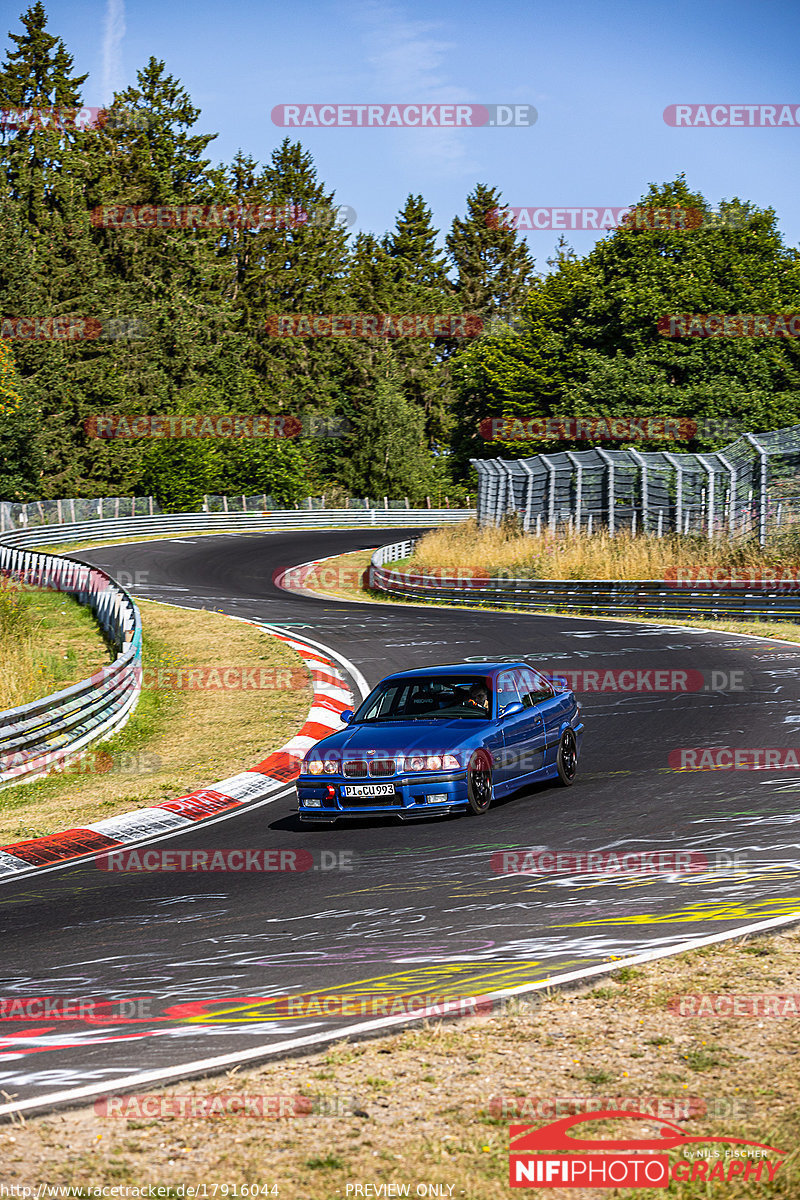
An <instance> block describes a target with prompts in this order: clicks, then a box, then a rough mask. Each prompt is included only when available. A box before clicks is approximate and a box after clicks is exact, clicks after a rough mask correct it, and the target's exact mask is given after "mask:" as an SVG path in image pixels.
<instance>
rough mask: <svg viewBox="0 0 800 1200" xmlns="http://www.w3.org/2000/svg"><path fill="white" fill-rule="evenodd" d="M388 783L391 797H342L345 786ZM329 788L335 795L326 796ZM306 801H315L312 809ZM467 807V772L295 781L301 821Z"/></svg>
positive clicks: (304, 777) (434, 813)
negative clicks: (393, 792)
mask: <svg viewBox="0 0 800 1200" xmlns="http://www.w3.org/2000/svg"><path fill="white" fill-rule="evenodd" d="M377 783H381V784H384V783H387V784H390V785H391V786H392V787H394V789H395V794H394V795H393V796H391V797H386V796H369V797H353V796H345V794H344V787H345V785H352V784H357V785H359V786H360V785H363V784H367V785H369V784H377ZM329 788H332V789H333V792H334V795H333V796H329V795H328V789H329ZM309 800H318V801H319V806H317V805H316V804H315V805H313V806H311V805H309V804H308V801H309ZM466 807H467V773H466V771H435V772H434V771H414V772H413V773H408V774H404V775H394V776H392V777H391V778H389V779H381V780H378V779H363V780H361V779H344V778H343V777H341V776H337V775H327V776H320V775H301V776H300V777H299V778H298V780H297V811H298V813H299V814H300V817H301V819H302V820H304V821H330V820H333V819H338V818H341V817H373V816H380V817H400V819H401V820H410V819H412V818H414V817H425V816H437V815H441V814H443V813H448V812H462V811H463V810H464V809H465V808H466Z"/></svg>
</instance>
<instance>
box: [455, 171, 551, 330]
mask: <svg viewBox="0 0 800 1200" xmlns="http://www.w3.org/2000/svg"><path fill="white" fill-rule="evenodd" d="M500 210H501V198H500V192H499V191H498V190H497V188H488V187H486V186H485V185H484V184H482V183H479V184H478V185H477V186H476V188H475V191H474V192H472V193H471V194H470V195H469V196H468V197H467V216H466V218H465V219H464V220H461V218H459V217H456V218H455V220H454V221H453V225H452V228H451V231H450V233H449V234H448V235H447V238H446V244H447V249H448V251H449V253H450V256H451V258H452V260H453V263H454V265H455V268H456V272H457V274H456V281H455V293H456V296H457V298H458V301H459V306H460V309H461V311H462V312H468V313H477V314H478V315H479V316H481V317H482V318H483V319H484V321H485V322H486V323H487V324H488V323H489V322H491V321H492V320H493V319H500V320H502V321H506V322H508V321H512V320H513V318H514V317H515V315H516V313H517V312H518V310H519V307H520V305H521V303H522V301H523V300H524V298H525V296H526V295H527V292H528V290H529V288H530V286H531V282H532V279H533V270H534V264H533V259H532V258H531V256H530V253H529V252H528V247H527V245H526V243H525V241H524V240H523V239H522V238H521V237H519V235H518V234H517V233H516V232H515V231H514V230H513V229H510V228H509V227H508V226H507V225H506V224H504V223H503V222H502V221H501V220H499V219H498V216H497V214H498V212H499V211H500Z"/></svg>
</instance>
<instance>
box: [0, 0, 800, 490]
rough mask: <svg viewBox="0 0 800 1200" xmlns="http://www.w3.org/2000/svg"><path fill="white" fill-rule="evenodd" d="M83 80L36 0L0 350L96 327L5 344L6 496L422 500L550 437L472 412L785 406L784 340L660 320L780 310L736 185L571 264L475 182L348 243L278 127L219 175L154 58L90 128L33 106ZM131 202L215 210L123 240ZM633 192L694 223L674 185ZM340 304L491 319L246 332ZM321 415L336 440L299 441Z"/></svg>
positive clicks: (736, 411)
mask: <svg viewBox="0 0 800 1200" xmlns="http://www.w3.org/2000/svg"><path fill="white" fill-rule="evenodd" d="M86 78H87V76H86V75H85V74H81V73H79V72H78V70H77V68H76V67H75V64H74V63H73V59H72V56H71V55H70V54H69V52H68V50H67V48H66V46H65V45H64V43H63V41H62V40H61V39H60V38H58V37H57V36H56V35H55V34H54V33H52V32H50V30H49V29H48V20H47V14H46V12H45V9H44V6H43V5H42V3H41V0H36V2H35V3H34V4H32V5H31V7H30V8H28V9H27V11H26V12H25V13H23V15H22V17H21V23H20V27H19V29H18V31H16V32H13V33H12V34H11V35H10V41H9V44H8V49H7V52H6V56H5V58H4V59H3V61H2V62H1V63H0V107H2V108H4V109H12V110H13V109H22V110H28V111H33V112H39V113H40V114H41V117H40V119H35V120H31V121H29V122H28V123H26V124H22V125H18V126H17V127H16V128H15V127H12V126H10V125H8V124H5V125H4V126H3V127H2V129H0V338H3V337H5V338H6V339H11V338H15V334H14V325H13V323H14V322H16V321H19V320H31V319H33V320H36V321H40V322H45V323H46V322H47V321H52V320H57V319H58V320H62V321H63V320H64V319H66V318H68V319H72V320H73V323H74V325H75V327H76V328H80V324H79V323H80V322H89V323H90V324H89V325H88V326H86V327H85V328H86V329H87V330H88V329H91V331H92V336H80V337H74V336H73V337H61V338H57V337H56V338H48V337H36V338H33V339H25V338H20V337H16V338H15V340H14V341H13V352H14V362H15V372H16V374H15V376H14V388H15V395H16V396H17V398H18V401H19V402H18V403H17V401H15V402H14V403H13V404H11V405H7V406H6V408H5V411H4V412H2V413H0V454H2V455H3V460H2V462H0V485H2V486H0V498H6V497H20V496H30V495H40V496H42V497H43V498H47V497H57V496H69V495H74V496H79V495H87V496H99V495H114V494H117V495H120V494H142V493H145V492H154V493H155V494H156V495H157V496H158V498H159V500H160V502H161V503H162V504H163V505H164V506H165V507H176V506H177V507H181V506H184V507H185V506H189V505H193V504H195V503H196V502H197V501H198V500H199V498H200V497H202V495H204V494H208V493H224V492H233V493H240V494H241V493H243V494H246V495H256V494H266V495H268V496H269V495H272V496H273V497H274V498H275V499H276V500H283V501H284V502H286V503H291V502H293V501H294V500H296V499H299V498H301V497H302V496H304V495H307V494H308V493H309V492H310V491H324V490H328V491H330V490H331V488H335V487H337V486H348V487H350V488H352V489H354V490H355V491H357V492H359V493H362V494H364V493H369V494H375V495H384V494H387V493H389V492H393V493H394V494H395V496H404V495H407V494H408V495H409V496H411V495H413V496H414V497H415V498H420V497H424V496H425V495H428V494H431V495H433V494H434V493H438V491H440V490H443V489H444V494H447V491H448V490H449V489H450V488H451V487H452V486H453V485H452V481H453V478H454V477H456V478H457V479H459V480H460V481H462V482H463V481H464V480H465V479H466V478H467V474H468V472H467V460H468V459H469V458H470V457H475V456H478V455H495V454H498V453H503V454H506V455H520V454H530V453H535V452H536V451H538V450H540V449H544V448H547V447H550V448H552V443H544V442H541V441H540V442H535V441H531V442H528V443H524V442H519V441H516V440H514V441H512V442H508V443H507V444H505V445H504V444H502V443H494V444H491V443H487V442H486V441H485V440H483V439H482V437H481V435H480V432H479V426H480V422H481V420H482V419H485V418H487V417H494V416H501V415H504V416H518V417H523V418H530V417H546V416H551V415H553V416H559V415H563V416H584V417H589V416H598V417H611V416H628V417H644V416H658V417H671V418H675V417H681V416H689V417H693V418H698V417H701V418H702V417H729V418H734V419H738V420H740V421H741V423H742V424H743V425H745V426H748V427H750V428H752V429H756V430H757V429H764V428H769V427H775V426H779V425H782V424H789V423H791V422H793V421H795V420H797V419H800V406H798V394H799V393H800V378H799V377H798V357H797V356H798V350H797V343H796V341H795V340H783V341H777V340H773V339H754V338H749V339H748V338H707V339H694V338H693V339H684V340H677V339H667V338H664V337H662V336H661V335H660V334H659V332H658V327H657V321H658V319H659V317H662V316H664V315H668V314H670V313H691V312H723V313H724V312H731V313H738V312H753V313H761V312H781V311H787V310H789V311H797V310H798V307H799V306H800V294H799V293H800V275H799V271H800V268H799V267H798V255H797V252H796V251H794V250H789V249H787V248H786V247H785V246H784V244H783V242H782V240H781V237H780V234H779V232H778V230H777V226H776V222H775V214H774V213H773V212H772V211H771V210H769V209H767V210H763V211H762V210H759V209H756V208H754V207H753V206H751V205H749V204H747V203H745V202H742V201H739V200H733V201H730V202H728V203H726V204H723V206H722V220H721V221H717V222H716V223H715V222H709V224H708V226H707V227H706V226H704V227H703V228H701V229H691V230H687V231H685V232H679V231H677V230H675V229H663V230H662V229H655V228H639V227H637V226H636V225H634V226H632V227H631V228H627V229H619V230H617V231H615V232H614V233H613V234H611V235H610V236H607V237H605V238H603V239H602V240H601V241H600V242H599V243H598V244H597V245H596V246H595V248H594V250H592V251H591V252H590V253H589V254H588V255H586V256H585V257H583V258H579V257H578V256H577V255H575V254H574V253H573V252H572V251H571V250H570V249H569V247H568V246H566V244H562V245H561V246H560V247H559V250H558V251H557V254H556V258H555V259H554V260H551V261H550V263H549V266H551V267H552V270H551V272H550V274H548V275H545V276H538V277H535V276H534V274H533V263H532V260H531V258H530V255H529V253H528V249H527V247H526V245H525V242H524V241H523V240H522V239H521V238H520V237H519V235H518V234H517V233H516V232H515V231H514V230H512V229H509V228H508V227H507V226H506V224H505V223H504V221H503V220H502V219H498V220H495V219H493V218H494V213H495V211H496V210H502V202H501V197H500V193H499V192H498V191H497V189H496V188H493V187H490V186H488V185H486V184H477V185H476V186H475V188H474V189H473V191H472V192H471V193H470V195H469V196H467V198H466V208H465V213H464V215H463V216H460V217H457V218H456V219H455V220H454V221H453V223H452V227H451V228H450V230H449V231H440V230H438V229H437V228H436V227H435V225H434V222H433V218H432V215H431V211H430V209H429V207H428V205H427V204H426V203H425V200H424V198H423V197H422V196H421V195H419V194H412V195H409V196H408V197H407V198H406V200H405V202H404V203H403V205H402V207H401V208H400V211H399V213H398V215H397V219H396V223H395V225H394V228H393V229H392V230H390V231H389V232H387V233H386V234H385V235H383V236H375V235H373V234H370V233H361V234H359V235H358V236H356V237H355V238H351V237H350V235H349V233H348V230H347V228H346V226H345V224H344V223H343V221H342V220H341V219H339V218H338V216H337V211H338V210H337V205H336V197H335V195H334V193H333V191H332V190H331V189H330V188H328V187H327V186H326V184H325V183H324V181H322V180H321V179H320V178H319V176H318V173H317V169H316V167H315V165H314V162H313V160H312V158H311V155H310V154H309V153H308V152H307V151H305V150H304V149H303V147H302V145H300V144H299V143H297V142H292V141H291V140H289V139H288V138H287V139H284V140H283V141H282V142H281V143H280V144H279V145H277V146H276V147H275V148H274V149H273V150H272V152H271V154H270V155H269V156H268V157H267V159H266V161H265V162H264V163H263V164H262V163H259V162H257V161H256V160H255V159H253V158H251V157H249V156H248V155H247V154H245V153H244V152H243V151H240V152H239V153H237V154H236V155H235V156H234V157H233V159H232V161H231V162H230V163H214V162H213V160H212V158H211V147H212V145H213V142H214V138H215V135H214V134H213V133H210V132H207V131H205V130H204V129H203V125H202V117H201V113H200V111H199V109H198V108H197V107H196V106H195V105H194V104H193V102H192V99H191V97H190V96H189V94H188V92H187V91H186V89H185V88H184V87H183V85H182V84H181V82H180V80H178V79H177V78H175V77H174V76H173V75H171V74H170V73H169V71H168V69H167V66H166V64H165V63H164V62H162V61H160V60H158V59H156V58H150V59H149V60H148V61H147V62H146V63H145V65H144V66H143V68H142V69H141V70H140V71H139V72H138V73H137V75H136V78H135V81H134V82H133V83H132V84H130V86H128V87H126V88H124V89H123V90H122V91H120V92H118V93H117V94H116V95H115V96H114V97H113V99H112V101H111V102H110V104H109V107H108V109H107V110H106V111H105V113H104V114H103V119H102V120H101V122H100V123H99V124H97V125H95V126H94V127H90V128H85V129H81V128H74V127H69V126H68V125H67V126H65V125H64V124H63V123H60V122H57V121H53V120H51V119H50V117H49V116H48V115H47V114H48V113H52V110H54V109H55V110H59V111H61V112H62V113H63V112H64V111H65V110H70V109H73V110H74V109H79V108H80V107H81V104H82V89H83V85H84V83H85V81H86ZM143 205H147V206H151V207H160V206H182V207H183V208H184V210H185V209H186V208H188V207H189V206H195V208H201V207H202V208H204V209H205V208H206V206H211V208H210V212H208V219H206V220H205V221H204V223H203V224H202V226H197V227H191V226H190V227H186V226H183V227H177V228H170V227H167V226H165V225H158V226H156V227H149V228H142V227H137V223H136V221H135V218H134V212H135V210H136V208H137V206H143ZM641 205H642V206H643V207H644V208H651V209H652V208H655V207H678V206H680V207H685V208H699V209H701V210H702V211H703V212H704V213H708V205H707V203H706V201H705V200H704V198H703V197H702V196H701V195H699V194H697V193H695V192H692V191H691V190H690V188H689V187H688V185H687V184H686V181H685V180H684V179H683V177H679V178H678V179H676V180H674V181H673V182H672V183H668V184H664V185H659V186H656V185H651V186H650V190H649V192H648V193H647V195H646V196H644V197H643V199H642V201H641ZM223 207H225V208H226V209H227V211H228V213H229V214H230V213H232V212H234V211H235V212H236V213H237V214H238V216H237V219H235V220H232V221H226V220H224V219H222V218H221V215H220V214H221V211H222V208H223ZM214 213H216V214H217V216H216V217H214V216H213V214H214ZM254 214H258V215H254ZM270 214H271V216H270ZM728 218H731V219H732V218H736V222H734V221H733V220H730V221H728ZM726 222H727V224H726ZM737 222H738V223H737ZM348 313H389V314H404V315H407V314H416V313H428V314H451V315H457V314H472V313H476V314H478V315H480V316H481V317H483V318H484V321H485V329H484V333H483V334H482V335H481V337H480V338H478V339H475V340H474V341H464V340H460V339H455V338H450V339H446V338H433V337H413V338H407V337H398V338H388V337H380V338H368V337H367V338H361V339H356V338H347V337H329V338H324V337H317V338H312V337H281V336H275V333H274V330H272V331H271V330H270V328H269V326H268V324H267V321H268V318H269V317H270V316H274V315H282V314H294V315H302V314H320V315H321V314H348ZM92 323H94V324H92ZM9 369H10V368H9ZM9 378H10V376H9ZM105 413H108V414H114V415H119V416H134V415H138V414H145V413H151V414H159V413H167V414H169V413H172V414H182V415H197V414H219V415H230V414H237V413H241V414H247V415H251V416H254V415H257V414H274V415H276V416H280V415H286V416H288V415H293V416H297V417H300V418H301V419H302V420H303V422H304V427H305V429H306V435H303V436H301V437H299V438H296V439H284V440H281V439H272V440H264V441H260V440H252V441H250V442H246V441H239V442H234V441H230V442H228V441H214V440H207V441H206V440H202V439H198V440H197V441H196V442H192V443H189V442H178V441H175V442H170V443H168V442H166V441H160V442H159V441H156V442H152V443H150V442H149V441H147V440H143V439H128V440H122V439H121V440H113V439H112V440H101V439H98V438H95V437H92V436H90V433H89V428H88V427H87V421H88V420H89V418H91V417H93V416H96V415H98V414H105ZM329 426H330V427H332V429H333V432H334V434H335V436H322V437H320V436H314V437H312V436H308V431H309V430H312V429H316V430H319V429H320V428H322V429H323V430H324V429H325V428H327V427H329ZM657 445H661V443H657Z"/></svg>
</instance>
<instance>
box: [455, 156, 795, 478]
mask: <svg viewBox="0 0 800 1200" xmlns="http://www.w3.org/2000/svg"><path fill="white" fill-rule="evenodd" d="M640 205H641V208H642V209H643V210H649V211H652V210H654V209H657V208H676V207H681V208H694V209H700V210H701V211H702V212H703V213H704V214H710V209H709V205H708V204H707V202H706V201H705V199H704V198H703V197H702V196H701V195H699V194H698V193H694V192H691V191H690V189H689V188H688V186H687V185H686V182H685V180H684V179H683V177H682V176H681V177H678V179H676V180H674V181H673V182H672V183H670V184H665V185H662V186H656V185H654V184H653V185H651V186H650V189H649V191H648V193H647V194H646V195H645V196H644V197H643V198H642V200H641V202H640ZM721 214H722V218H723V220H722V221H721V222H717V223H716V224H715V223H713V222H711V221H709V222H708V223H707V224H705V223H704V224H703V225H702V226H701V227H700V228H687V229H686V230H685V231H684V230H680V229H676V228H648V227H647V223H646V222H643V223H642V226H641V227H638V228H637V227H636V225H635V224H633V225H632V226H631V227H630V228H620V229H618V230H616V231H615V232H614V233H613V234H612V235H611V236H608V237H605V238H603V239H601V240H600V241H599V242H598V243H597V245H596V246H595V248H594V249H593V250H592V251H591V252H590V253H589V254H588V255H587V256H586V257H585V258H584V259H579V258H577V256H575V255H574V254H572V253H570V252H569V251H568V250H566V249H564V248H562V250H561V252H560V253H559V255H558V258H557V261H556V262H555V263H554V268H555V269H554V270H553V272H552V273H551V274H550V275H548V276H546V277H545V278H543V279H539V280H537V281H536V282H535V284H534V286H533V288H532V289H531V291H530V293H529V294H528V297H527V299H526V300H525V303H524V304H523V306H522V309H521V313H520V317H519V320H518V321H517V322H516V324H515V325H514V327H513V329H512V330H501V331H498V332H497V333H495V334H491V335H489V336H487V337H485V338H482V339H481V341H480V343H479V344H477V345H475V346H473V347H471V348H470V350H469V351H468V352H467V353H466V354H465V355H464V356H463V358H462V360H461V362H460V363H459V367H458V386H459V399H460V405H461V411H462V414H463V420H462V424H461V428H460V429H459V439H458V451H459V454H460V458H461V462H462V467H463V463H464V460H465V459H466V458H467V457H468V456H469V454H472V455H473V456H474V457H479V456H486V455H496V454H504V455H506V456H511V457H517V456H520V455H529V454H534V453H537V452H539V451H540V450H543V449H546V448H547V447H548V443H546V442H543V441H536V440H532V441H529V442H522V441H517V440H514V441H509V442H507V443H506V444H503V443H502V441H501V442H495V443H489V444H487V443H486V442H485V441H483V439H482V438H481V437H480V435H479V433H478V425H479V422H480V420H481V419H482V418H485V417H489V416H501V415H502V416H509V417H518V418H523V419H526V418H527V419H529V418H537V417H547V416H565V417H566V416H570V417H575V416H579V417H588V416H593V417H610V416H614V417H621V416H624V417H632V418H643V417H669V418H680V417H687V418H691V419H693V420H698V419H703V418H709V419H711V418H717V419H718V418H722V417H725V418H729V419H731V420H735V421H738V422H740V423H741V424H742V426H743V427H745V428H749V429H753V430H758V429H765V428H774V427H776V426H778V425H781V424H789V423H792V422H794V421H798V420H800V374H799V373H798V365H799V363H798V349H797V343H796V341H794V340H791V339H781V340H777V339H767V338H753V337H736V338H734V337H725V338H685V339H676V338H669V337H664V336H663V335H662V334H661V333H660V332H659V327H658V322H659V319H660V318H663V317H665V316H668V315H671V314H684V313H779V312H786V311H797V308H798V304H799V303H800V256H798V254H797V252H796V251H794V250H791V249H788V248H787V247H786V246H785V245H784V244H783V242H782V240H781V237H780V234H779V232H778V229H777V226H776V221H775V214H774V212H772V210H766V211H760V210H758V209H756V208H754V207H753V206H750V205H747V204H743V203H742V202H741V201H738V200H733V201H731V202H729V203H724V204H723V205H722V206H721ZM725 221H729V223H728V224H725ZM549 446H550V448H552V443H549ZM709 446H710V443H697V444H695V445H693V447H692V448H709ZM660 447H663V443H662V442H654V443H652V445H651V446H647V445H645V448H653V449H656V448H660Z"/></svg>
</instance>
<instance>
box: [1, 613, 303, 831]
mask: <svg viewBox="0 0 800 1200" xmlns="http://www.w3.org/2000/svg"><path fill="white" fill-rule="evenodd" d="M139 608H140V611H141V614H142V622H143V626H144V634H145V639H144V678H145V680H148V679H157V673H158V672H159V671H160V670H163V671H167V672H174V671H175V668H177V667H191V668H196V667H203V666H209V667H216V668H218V669H219V670H220V671H223V670H225V669H226V668H233V669H234V671H235V672H239V671H240V670H245V671H246V670H248V669H250V668H253V667H257V668H259V669H261V668H266V669H267V671H272V670H275V671H278V672H282V675H281V674H279V675H278V677H277V682H278V684H279V686H278V687H277V688H273V689H269V690H267V689H261V688H259V689H255V688H244V689H243V688H235V689H228V690H226V689H219V688H203V689H195V690H185V689H183V688H181V689H176V688H174V687H163V688H162V687H156V688H152V689H151V688H147V689H146V690H145V691H144V692H143V694H142V698H141V700H140V701H139V706H138V708H137V709H136V711H135V713H134V715H133V717H132V718H131V720H130V721H129V722H128V724H127V725H126V726H125V728H124V729H123V730H122V732H121V733H119V734H118V735H117V736H116V737H114V738H113V739H110V740H109V741H107V742H104V743H102V746H101V747H100V748H99V749H95V750H92V751H90V752H89V753H88V754H87V756H86V758H85V760H84V761H83V762H82V763H81V762H78V763H77V764H75V765H73V766H70V767H68V769H67V770H66V771H65V772H64V773H58V774H53V775H51V776H49V777H48V778H46V779H43V780H41V781H38V782H33V783H27V784H22V785H20V786H18V787H14V788H8V789H5V790H3V791H2V792H0V845H4V844H8V843H11V842H14V841H20V840H22V839H24V838H28V837H41V836H43V835H44V834H47V833H52V832H54V831H56V830H60V829H66V828H68V827H69V826H70V825H74V824H76V823H78V824H79V823H81V822H86V821H96V820H99V819H101V818H103V817H110V816H113V815H115V814H116V813H120V812H127V811H128V810H130V809H134V808H140V807H143V806H144V805H147V804H158V803H160V802H161V801H164V800H169V799H172V798H173V797H175V796H180V795H182V794H185V793H187V792H191V791H194V790H195V789H196V788H198V787H203V786H207V785H209V784H211V783H214V782H215V781H217V780H219V779H224V778H225V777H226V776H227V775H234V774H237V773H238V772H239V771H244V770H247V769H248V768H249V767H251V766H254V765H255V764H256V763H257V762H260V761H261V760H262V759H264V758H266V756H267V754H268V753H269V752H270V751H271V750H275V749H278V748H279V747H280V746H282V745H283V744H284V743H285V742H286V741H288V739H289V738H290V737H291V736H292V735H293V734H294V733H296V732H297V729H298V728H299V727H300V726H301V725H302V723H303V721H304V720H305V717H306V714H307V712H308V709H309V707H310V703H311V695H312V692H311V686H310V676H308V675H307V673H306V671H305V668H304V666H303V660H302V658H301V657H300V655H299V654H297V653H296V652H295V651H294V650H292V649H290V648H289V647H288V646H286V645H285V644H284V643H283V642H280V641H278V640H277V639H276V638H273V637H270V635H269V634H267V633H265V632H264V631H263V630H260V629H256V628H255V627H253V626H251V625H246V624H244V623H243V622H240V621H232V620H231V619H230V618H229V617H225V616H223V615H222V614H221V613H213V612H202V611H201V612H198V611H196V610H189V609H179V608H172V607H170V606H168V605H162V604H156V603H153V602H152V601H149V600H144V601H139ZM304 678H307V679H308V684H307V686H302V680H303V679H304ZM173 680H174V674H173V675H172V678H171V679H168V680H167V682H172V681H173ZM286 682H288V684H289V686H286ZM298 684H300V686H298Z"/></svg>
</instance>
